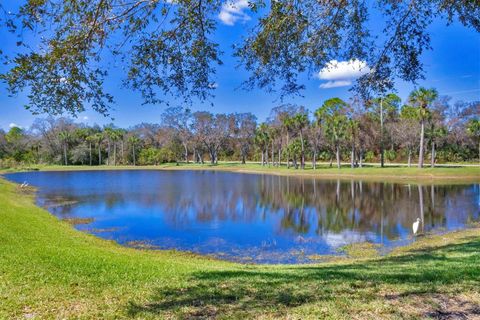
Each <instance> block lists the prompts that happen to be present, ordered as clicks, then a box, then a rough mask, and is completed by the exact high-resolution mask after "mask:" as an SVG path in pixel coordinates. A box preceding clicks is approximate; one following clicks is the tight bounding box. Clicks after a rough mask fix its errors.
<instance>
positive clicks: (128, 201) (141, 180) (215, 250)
mask: <svg viewBox="0 0 480 320" xmlns="http://www.w3.org/2000/svg"><path fill="white" fill-rule="evenodd" d="M7 178H8V179H10V180H13V181H15V182H19V183H21V182H23V181H28V182H29V183H30V184H31V185H33V186H36V187H39V190H38V197H37V203H38V204H39V205H40V206H43V207H45V208H47V209H48V210H49V211H50V212H51V213H53V214H54V215H56V216H57V217H59V218H62V219H63V218H93V220H92V222H91V223H88V224H81V225H77V226H76V227H77V228H78V229H80V230H84V231H87V232H90V233H94V234H96V235H98V236H100V237H103V238H106V239H112V240H115V241H117V242H119V243H121V244H124V245H133V246H136V245H137V246H138V245H139V244H143V245H148V246H152V247H154V248H159V249H177V250H188V251H193V252H198V253H201V254H210V255H214V256H216V257H219V258H223V259H228V260H235V261H243V262H250V261H252V262H259V263H277V262H280V263H299V262H308V261H310V258H309V256H311V255H315V254H336V253H338V251H339V250H338V249H339V248H341V247H342V246H344V245H347V244H350V243H354V242H363V241H369V242H373V243H378V244H381V245H382V248H384V250H388V249H389V248H391V247H393V246H398V245H403V244H406V243H408V242H410V241H413V239H412V236H411V226H412V223H413V221H414V220H415V219H416V218H417V217H420V218H422V221H424V224H423V226H421V228H423V231H424V232H431V231H444V230H452V229H459V228H462V227H464V226H466V225H468V224H469V223H472V222H474V221H479V220H480V186H479V185H478V184H466V185H436V186H432V185H423V186H417V185H408V184H391V183H376V182H365V181H364V182H362V181H354V180H352V181H336V180H331V181H329V180H315V179H312V178H299V177H281V176H272V175H259V174H241V173H229V172H215V171H147V170H145V171H143V170H142V171H83V172H24V173H14V174H9V175H7Z"/></svg>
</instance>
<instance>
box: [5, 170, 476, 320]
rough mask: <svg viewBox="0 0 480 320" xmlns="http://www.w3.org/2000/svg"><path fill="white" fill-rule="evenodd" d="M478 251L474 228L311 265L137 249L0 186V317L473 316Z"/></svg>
mask: <svg viewBox="0 0 480 320" xmlns="http://www.w3.org/2000/svg"><path fill="white" fill-rule="evenodd" d="M356 251H358V249H357V250H356ZM369 251H371V250H369ZM479 252H480V228H474V227H472V228H471V229H467V230H464V231H460V232H453V233H449V234H446V235H437V236H426V237H421V238H419V239H418V240H417V241H416V242H415V243H414V244H413V245H410V246H408V247H404V248H399V249H397V250H395V251H394V252H392V253H391V254H390V255H388V256H385V257H375V256H374V257H371V258H358V252H357V254H355V256H356V258H332V259H330V260H329V261H328V262H323V263H319V264H315V265H295V266H294V265H276V266H268V265H241V264H234V263H228V262H223V261H218V260H213V259H209V258H206V257H200V256H196V255H193V254H188V253H181V252H175V251H140V250H135V249H130V248H124V247H121V246H119V245H117V244H115V243H113V242H109V241H106V240H102V239H99V238H96V237H94V236H91V235H88V234H84V233H82V232H79V231H76V230H75V229H73V228H72V227H71V225H70V224H68V223H67V222H63V221H59V220H58V219H57V218H55V217H54V216H52V215H50V214H49V213H48V212H47V211H45V210H43V209H41V208H38V207H36V206H35V205H34V204H33V195H31V194H27V193H25V192H23V193H22V191H20V189H19V188H18V187H17V186H16V185H14V184H13V183H10V182H7V181H5V180H4V179H1V178H0V301H1V303H0V319H10V318H18V319H26V318H37V319H38V318H42V319H43V318H45V319H50V318H81V319H100V318H101V319H119V318H140V319H150V318H160V319H163V318H182V319H184V318H220V319H222V318H225V319H231V318H242V319H250V318H264V319H270V318H283V319H285V318H292V319H309V318H311V319H319V318H330V319H355V318H356V319H367V318H369V319H372V318H387V319H388V318H391V319H396V318H421V317H429V316H430V317H436V316H438V315H444V314H449V313H450V314H452V315H459V314H463V315H467V316H471V317H473V316H477V317H478V316H480V254H479ZM360 256H361V254H360ZM369 256H372V255H371V254H369ZM327 260H328V259H327Z"/></svg>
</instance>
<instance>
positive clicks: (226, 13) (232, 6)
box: [218, 0, 250, 26]
mask: <svg viewBox="0 0 480 320" xmlns="http://www.w3.org/2000/svg"><path fill="white" fill-rule="evenodd" d="M247 8H248V0H230V1H228V2H226V3H224V4H223V5H222V9H221V10H220V13H219V14H218V18H219V19H220V20H221V21H222V22H223V23H224V24H226V25H228V26H233V25H234V24H235V23H236V22H237V21H242V22H244V21H248V20H250V17H249V16H248V15H247V14H246V13H245V12H244V10H245V9H247Z"/></svg>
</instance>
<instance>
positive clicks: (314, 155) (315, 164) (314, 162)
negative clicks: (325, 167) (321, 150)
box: [312, 148, 317, 170]
mask: <svg viewBox="0 0 480 320" xmlns="http://www.w3.org/2000/svg"><path fill="white" fill-rule="evenodd" d="M312 167H313V170H316V169H317V148H315V149H314V150H313V158H312Z"/></svg>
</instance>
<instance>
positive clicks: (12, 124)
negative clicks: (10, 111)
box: [8, 122, 22, 129]
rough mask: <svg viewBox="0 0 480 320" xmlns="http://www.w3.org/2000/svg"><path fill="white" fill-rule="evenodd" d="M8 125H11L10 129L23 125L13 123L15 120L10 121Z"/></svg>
mask: <svg viewBox="0 0 480 320" xmlns="http://www.w3.org/2000/svg"><path fill="white" fill-rule="evenodd" d="M8 127H9V128H10V129H11V128H20V129H21V128H22V127H21V126H19V125H18V124H16V123H13V122H12V123H10V124H9V125H8Z"/></svg>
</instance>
